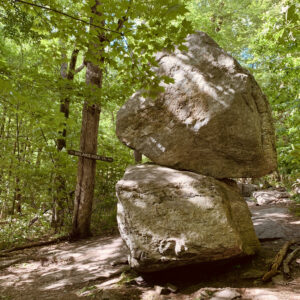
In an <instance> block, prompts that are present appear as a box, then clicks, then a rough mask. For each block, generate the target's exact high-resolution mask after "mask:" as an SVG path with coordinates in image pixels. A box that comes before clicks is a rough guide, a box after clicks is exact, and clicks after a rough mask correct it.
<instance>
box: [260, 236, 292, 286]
mask: <svg viewBox="0 0 300 300" xmlns="http://www.w3.org/2000/svg"><path fill="white" fill-rule="evenodd" d="M294 243H295V241H289V242H286V243H285V244H284V245H283V247H282V248H281V249H280V251H279V252H278V253H277V255H276V256H275V258H274V261H273V264H272V266H271V270H270V271H268V272H267V273H265V274H264V276H263V277H262V281H268V280H269V279H271V278H272V277H273V276H275V275H276V274H277V271H278V268H279V267H280V265H281V263H282V261H283V259H284V257H285V255H286V253H287V251H288V249H289V247H290V246H291V245H292V244H294Z"/></svg>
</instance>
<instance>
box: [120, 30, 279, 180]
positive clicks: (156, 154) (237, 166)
mask: <svg viewBox="0 0 300 300" xmlns="http://www.w3.org/2000/svg"><path fill="white" fill-rule="evenodd" d="M185 45H186V46H187V48H188V51H180V50H178V49H177V50H175V52H174V53H168V52H163V53H159V54H158V55H157V61H158V63H159V67H158V68H157V70H156V71H157V73H158V74H159V75H167V76H169V77H171V78H173V79H174V83H170V84H162V85H163V87H164V88H165V91H164V92H162V93H160V94H159V95H158V96H157V98H156V99H152V98H147V97H145V96H144V94H145V93H144V92H143V91H139V92H136V93H135V94H134V95H133V96H132V97H131V98H130V99H129V100H128V101H127V103H125V105H124V106H123V107H122V108H121V109H120V110H119V112H118V114H117V128H116V131H117V136H118V137H119V139H120V140H121V141H122V142H123V143H124V144H126V145H127V146H128V147H130V148H132V149H136V150H137V151H139V152H141V153H143V154H144V155H145V156H147V157H148V158H150V159H151V160H152V161H153V162H155V163H157V164H160V165H164V166H169V167H172V168H175V169H181V170H189V171H193V172H197V173H200V174H204V175H208V176H212V177H215V178H237V177H260V176H263V175H266V174H268V173H270V172H272V171H273V170H275V169H276V166H277V162H276V150H275V135H274V128H273V125H272V118H271V112H270V107H269V104H268V101H267V99H266V97H265V95H264V94H263V93H262V91H261V89H260V87H259V85H258V84H257V82H256V81H255V79H254V77H253V76H252V75H251V74H250V73H249V72H248V71H247V70H245V69H244V68H242V67H241V66H240V64H239V63H238V62H237V61H236V60H235V59H234V58H232V57H231V56H230V55H229V54H227V53H226V52H225V51H224V50H222V49H221V48H220V47H219V46H218V45H217V43H216V42H214V41H213V40H212V39H211V38H210V37H209V36H208V35H207V34H205V33H203V32H197V33H195V34H192V35H189V36H188V37H187V39H186V43H185Z"/></svg>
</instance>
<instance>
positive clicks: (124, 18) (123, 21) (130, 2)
mask: <svg viewBox="0 0 300 300" xmlns="http://www.w3.org/2000/svg"><path fill="white" fill-rule="evenodd" d="M132 1H133V0H130V1H129V5H128V8H127V10H126V13H125V16H123V17H122V18H121V19H119V20H118V27H117V29H116V30H117V31H118V32H119V30H120V29H121V28H122V27H123V25H124V23H125V22H126V21H127V20H128V16H127V15H128V12H129V10H130V8H131V4H132Z"/></svg>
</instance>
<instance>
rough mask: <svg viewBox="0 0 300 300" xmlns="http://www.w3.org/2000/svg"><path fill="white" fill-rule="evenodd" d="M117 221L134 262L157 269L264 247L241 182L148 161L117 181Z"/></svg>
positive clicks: (136, 265) (146, 268)
mask: <svg viewBox="0 0 300 300" xmlns="http://www.w3.org/2000/svg"><path fill="white" fill-rule="evenodd" d="M116 190H117V197H118V200H119V201H118V214H117V219H118V226H119V231H120V233H121V236H122V238H123V240H124V241H125V243H126V244H127V246H128V248H129V250H130V257H129V263H130V266H131V267H133V268H135V269H136V270H138V271H140V272H154V271H159V270H164V269H168V268H173V267H179V266H184V265H189V264H196V263H201V262H210V261H216V260H222V259H228V258H235V257H240V256H245V255H253V254H255V253H256V252H257V251H258V249H259V241H258V239H257V237H256V235H255V231H254V229H253V224H252V221H251V216H250V212H249V209H248V206H247V204H246V202H245V201H244V199H243V198H242V196H241V195H240V192H239V189H238V188H237V186H231V185H227V184H226V183H224V182H221V181H219V180H216V179H214V178H212V177H207V176H204V175H199V174H196V173H192V172H187V171H178V170H173V169H170V168H166V167H161V166H157V165H151V164H145V165H137V166H133V167H129V168H128V169H127V170H126V172H125V175H124V177H123V179H122V180H120V181H119V182H118V183H117V186H116Z"/></svg>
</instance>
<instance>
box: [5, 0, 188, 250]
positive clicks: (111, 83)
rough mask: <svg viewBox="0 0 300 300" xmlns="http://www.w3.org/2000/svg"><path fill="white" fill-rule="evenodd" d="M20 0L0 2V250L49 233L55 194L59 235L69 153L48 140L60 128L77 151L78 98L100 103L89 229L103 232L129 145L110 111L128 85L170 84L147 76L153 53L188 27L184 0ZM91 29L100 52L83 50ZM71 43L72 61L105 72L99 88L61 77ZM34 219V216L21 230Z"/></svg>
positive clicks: (70, 173)
mask: <svg viewBox="0 0 300 300" xmlns="http://www.w3.org/2000/svg"><path fill="white" fill-rule="evenodd" d="M27 2H28V3H29V4H28V3H27V4H26V3H20V2H16V1H13V0H5V1H2V2H1V3H0V15H1V20H0V33H1V35H0V36H1V38H0V112H1V118H0V119H1V120H0V135H1V139H0V144H1V149H2V152H1V153H0V158H1V160H0V167H1V168H0V220H5V222H6V221H7V220H8V223H7V224H6V225H5V226H4V227H3V228H2V232H1V233H2V234H1V239H2V243H3V244H2V246H3V245H6V246H8V245H10V244H11V243H13V242H18V243H19V242H24V241H26V239H31V238H32V237H33V236H34V237H35V238H38V237H39V236H43V235H44V234H45V233H46V232H49V233H52V232H53V231H52V229H50V223H51V222H52V221H53V220H52V217H53V216H54V214H53V215H52V210H53V209H54V208H55V207H56V205H57V199H64V202H63V204H62V206H63V211H64V227H63V228H61V230H62V231H68V229H69V228H68V227H69V226H70V224H71V221H72V210H73V198H74V190H75V183H76V169H77V160H78V158H77V157H75V156H70V155H68V154H67V152H66V149H63V150H62V151H58V139H59V138H61V134H62V132H63V130H66V132H67V136H66V144H67V147H66V148H67V149H78V148H79V137H80V127H81V121H80V119H81V110H82V104H83V102H85V101H87V102H88V103H98V104H100V105H101V107H102V113H101V122H100V128H99V139H98V140H99V145H98V149H99V153H100V154H102V155H106V156H112V157H113V158H114V162H113V163H111V164H108V163H104V162H98V163H97V172H96V178H95V180H96V184H95V203H94V210H93V215H92V221H93V223H92V228H93V231H94V232H96V233H103V232H113V231H114V230H115V229H116V218H115V216H116V197H115V184H116V182H117V181H118V180H119V179H120V178H121V177H122V175H123V174H124V170H125V168H126V167H127V166H128V165H129V164H131V163H134V161H133V156H132V153H131V152H132V151H131V150H129V149H128V148H126V147H125V146H123V145H122V144H121V143H120V142H119V141H118V140H117V138H116V136H115V118H116V116H115V115H116V112H117V111H118V109H119V107H120V105H122V104H123V103H124V101H125V100H126V99H127V98H128V97H129V96H130V95H131V94H132V93H133V92H134V91H135V90H136V89H138V88H140V87H148V89H149V91H150V92H151V93H153V92H154V91H159V90H160V89H161V88H160V86H159V85H160V82H161V80H163V81H165V82H168V81H169V80H170V79H169V78H167V77H163V78H159V77H158V76H157V75H156V74H155V73H154V72H153V70H152V65H156V62H155V59H154V54H155V53H156V52H157V51H159V50H162V49H163V48H167V49H173V47H174V44H178V45H180V44H181V43H182V42H183V39H184V37H185V36H186V34H187V33H188V32H190V31H191V30H192V27H191V24H190V22H188V21H187V20H186V18H185V14H186V13H187V9H186V5H185V4H184V3H183V1H181V0H167V1H156V0H155V1H154V0H151V1H142V0H140V1H138V0H135V1H132V0H121V1H120V0H103V1H101V5H100V6H99V8H100V11H99V14H97V16H95V14H92V11H91V7H92V6H93V5H94V4H95V1H94V0H88V1H79V0H77V1H73V0H72V1H71V0H59V1H58V0H53V1H51V3H50V2H49V1H45V0H32V1H27ZM30 3H31V5H30ZM91 17H92V23H93V24H92V25H91V26H89V24H90V20H91ZM120 22H121V23H122V26H119V25H120ZM99 34H100V35H102V36H103V37H104V38H103V41H102V44H101V45H102V49H101V53H99V52H98V53H93V52H91V51H90V52H88V51H87V49H89V46H90V45H91V44H93V43H97V42H98V37H99ZM75 48H76V49H78V50H79V56H78V64H77V66H78V65H79V64H80V63H82V62H83V60H85V62H86V61H90V62H93V63H96V64H98V65H99V66H100V67H101V68H103V69H104V70H105V72H104V78H103V85H102V88H101V89H99V90H96V89H95V88H94V87H91V86H87V85H86V84H85V78H84V72H81V73H79V74H76V76H75V79H74V80H73V81H71V80H68V79H66V78H62V76H61V70H63V67H64V65H66V64H68V63H69V61H70V57H71V53H72V51H73V50H74V49H75ZM100 54H101V57H102V58H104V59H99V56H100ZM64 99H68V101H69V102H70V114H69V118H68V119H66V118H65V116H64V114H62V113H60V112H59V109H60V104H61V102H63V101H64ZM58 178H59V180H58ZM61 183H63V186H62V185H61ZM45 210H47V214H45V215H44V214H43V213H44V212H45ZM53 211H54V210H53ZM49 214H50V216H49ZM36 215H38V216H39V221H38V222H36V223H35V224H34V225H32V226H29V225H28V224H29V222H30V220H32V219H33V218H34V217H35V216H36ZM46 215H47V217H46ZM12 220H13V221H12Z"/></svg>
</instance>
